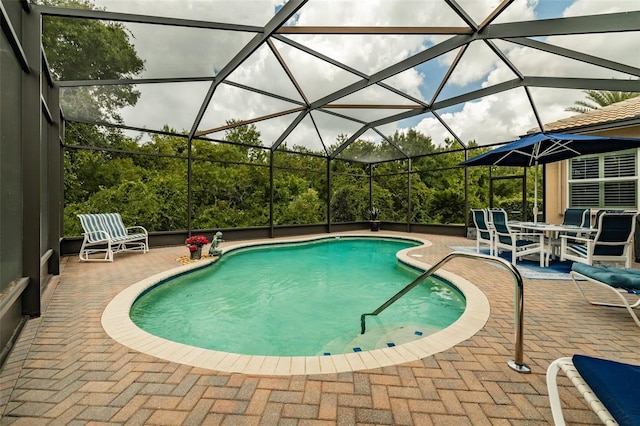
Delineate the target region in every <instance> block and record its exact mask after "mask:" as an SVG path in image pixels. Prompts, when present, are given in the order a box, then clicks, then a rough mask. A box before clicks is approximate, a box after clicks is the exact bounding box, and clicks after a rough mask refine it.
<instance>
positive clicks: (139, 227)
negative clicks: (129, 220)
mask: <svg viewBox="0 0 640 426" xmlns="http://www.w3.org/2000/svg"><path fill="white" fill-rule="evenodd" d="M133 229H139V230H141V231H142V232H141V233H143V234H148V232H147V230H146V228H145V227H143V226H137V225H136V226H129V227H127V233H130V232H129V231H131V230H133Z"/></svg>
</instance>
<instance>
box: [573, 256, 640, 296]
mask: <svg viewBox="0 0 640 426" xmlns="http://www.w3.org/2000/svg"><path fill="white" fill-rule="evenodd" d="M571 269H572V270H573V271H576V272H577V273H579V274H582V275H585V276H587V277H589V278H593V279H594V280H597V281H600V282H602V283H605V284H608V285H610V286H611V287H618V288H632V289H634V290H640V270H637V269H622V268H611V267H607V266H591V265H586V264H584V263H577V262H574V263H573V265H572V266H571Z"/></svg>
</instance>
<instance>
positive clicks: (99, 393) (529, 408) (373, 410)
mask: <svg viewBox="0 0 640 426" xmlns="http://www.w3.org/2000/svg"><path fill="white" fill-rule="evenodd" d="M423 237H424V236H423ZM426 238H427V239H429V240H431V241H432V243H433V246H431V247H426V248H421V249H420V251H421V254H422V255H423V257H422V259H424V261H425V262H435V261H437V260H439V259H441V258H442V257H443V256H444V255H445V254H447V253H448V252H450V251H451V250H450V249H449V248H448V246H460V245H472V244H473V242H472V241H470V240H466V239H463V238H455V237H442V236H432V235H430V236H427V237H426ZM184 251H185V248H184V247H182V246H181V247H169V248H155V249H152V250H151V251H150V252H149V253H147V254H139V253H130V254H128V253H123V254H118V255H116V258H115V262H113V263H80V262H79V261H78V258H77V257H69V258H65V259H64V260H63V265H62V266H63V269H62V274H61V275H60V276H59V277H56V278H54V280H53V281H52V282H51V283H50V285H49V286H48V287H47V290H46V292H45V294H44V307H43V315H42V316H41V317H40V318H36V319H32V320H30V321H29V322H28V323H27V325H26V326H25V328H24V329H23V331H22V334H21V336H20V338H19V340H18V342H17V344H16V346H15V347H14V349H13V351H12V353H11V354H10V356H9V358H8V360H7V362H6V363H5V365H4V367H3V369H2V370H1V371H0V424H3V425H4V424H7V425H8V424H11V425H22V424H24V425H40V424H53V425H67V424H130V425H138V424H149V425H182V424H185V425H200V424H202V425H217V424H222V425H245V424H246V425H259V424H263V425H280V424H282V425H289V424H300V425H331V424H341V425H349V424H393V425H412V424H415V425H431V424H433V425H448V424H450V425H465V424H471V425H484V424H491V425H507V424H522V425H547V424H550V423H552V422H551V411H550V408H549V401H548V398H547V390H546V384H545V372H546V368H547V366H548V365H549V363H550V362H551V361H552V360H554V359H555V358H558V357H560V356H566V355H571V354H574V353H583V354H587V355H594V356H600V357H604V358H609V359H614V360H618V361H623V362H631V363H637V364H640V350H639V349H640V329H639V328H638V327H637V326H636V325H635V323H634V322H633V320H632V319H631V317H630V316H629V314H628V313H627V312H626V311H625V310H623V309H616V308H607V307H595V306H591V305H590V304H588V303H586V302H585V301H584V300H582V299H581V298H578V295H577V293H576V291H575V288H574V286H573V284H571V283H570V282H569V281H551V280H528V279H525V317H524V355H525V359H524V360H525V362H526V363H527V364H529V365H530V367H531V369H532V373H531V374H519V373H517V372H514V371H512V370H511V369H509V367H508V366H507V361H508V360H509V359H511V358H513V353H514V352H513V351H514V326H513V324H514V322H513V308H514V289H513V287H514V286H513V280H512V279H511V277H510V276H509V275H508V273H507V272H506V271H503V270H501V269H499V268H496V267H495V266H493V265H489V264H485V263H482V262H477V261H471V260H468V259H455V260H453V261H451V262H449V264H447V266H446V269H447V270H448V271H451V272H453V273H455V274H458V275H460V276H462V277H463V278H465V279H467V280H469V281H471V282H473V283H474V284H475V285H477V286H478V287H479V288H480V289H481V290H482V291H483V292H484V293H485V294H486V295H487V297H488V299H489V302H490V304H491V315H490V318H489V321H488V322H487V324H486V325H485V327H484V328H483V329H482V330H481V331H480V332H478V333H477V334H476V335H475V336H473V337H472V338H471V339H468V340H466V341H464V342H463V343H461V344H459V345H457V346H455V347H453V348H451V349H449V350H446V351H444V352H441V353H438V354H436V355H434V356H430V357H427V358H425V359H422V360H419V361H414V362H411V363H407V364H402V365H397V366H392V367H384V368H380V369H376V370H366V371H357V372H350V373H339V374H330V375H311V376H285V377H282V376H271V377H270V376H251V375H243V374H233V373H221V372H216V371H211V370H206V369H201V368H195V367H189V366H185V365H181V364H177V363H171V362H167V361H164V360H161V359H157V358H154V357H151V356H149V355H145V354H141V353H139V352H136V351H134V350H131V349H129V348H127V347H125V346H122V345H121V344H119V343H117V342H115V341H113V340H112V339H111V338H110V337H109V336H108V335H107V334H106V333H105V332H104V331H103V329H102V326H101V323H100V318H101V315H102V311H103V310H104V308H105V307H106V305H107V304H108V302H109V301H110V300H111V299H112V298H113V297H114V296H115V295H116V294H118V293H119V292H120V291H121V290H122V289H124V288H126V287H127V286H129V285H131V284H133V283H135V282H137V281H139V280H141V279H143V278H145V277H147V276H150V275H153V274H155V273H158V272H161V271H164V270H167V269H171V268H174V267H176V266H179V263H178V262H176V258H178V257H179V256H182V255H184V254H185V252H184ZM635 267H638V265H635ZM559 382H560V384H562V385H563V386H565V387H564V388H562V389H561V391H560V392H561V397H562V399H563V407H564V408H565V410H564V412H565V417H566V419H567V421H568V422H569V423H570V424H598V418H597V417H596V416H595V415H594V414H593V413H592V412H591V410H589V409H588V408H587V407H586V405H585V404H584V402H583V400H582V399H581V397H580V396H579V394H578V393H577V392H576V391H575V389H574V388H573V387H572V386H570V385H569V382H568V380H567V379H566V378H564V377H563V376H560V379H559Z"/></svg>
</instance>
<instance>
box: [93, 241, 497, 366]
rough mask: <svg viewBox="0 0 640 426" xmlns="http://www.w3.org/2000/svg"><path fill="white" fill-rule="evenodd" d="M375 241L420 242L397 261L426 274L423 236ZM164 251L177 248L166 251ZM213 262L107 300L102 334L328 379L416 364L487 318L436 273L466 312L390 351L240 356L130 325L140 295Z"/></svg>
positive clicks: (466, 291) (150, 350)
mask: <svg viewBox="0 0 640 426" xmlns="http://www.w3.org/2000/svg"><path fill="white" fill-rule="evenodd" d="M338 235H342V236H371V233H368V232H365V233H358V232H349V233H340V234H338ZM378 236H389V237H394V238H395V237H399V236H400V237H405V238H407V239H409V240H414V241H419V242H420V243H421V244H422V246H420V247H417V248H409V249H405V250H401V251H400V252H399V253H398V254H397V257H398V259H399V260H400V261H401V262H402V263H404V264H407V265H411V266H413V267H416V268H421V269H427V268H428V267H429V266H430V265H429V264H428V263H425V261H424V260H423V256H424V254H423V253H424V250H426V248H428V247H429V246H430V245H431V243H430V241H429V240H427V239H424V238H423V237H422V235H421V234H408V233H398V232H392V233H390V232H387V231H381V232H380V233H379V234H378ZM322 238H326V234H323V235H318V236H306V237H303V238H284V239H268V240H257V241H249V242H246V241H245V242H238V243H230V242H227V243H225V244H224V247H222V250H223V253H225V254H226V253H229V252H232V251H234V250H237V249H240V248H245V247H251V246H256V245H264V244H272V243H278V242H287V243H290V242H295V241H310V240H314V239H322ZM158 250H164V249H158ZM167 250H176V249H171V248H167ZM212 261H213V259H207V260H203V261H199V262H196V263H193V264H188V265H183V266H179V267H176V268H172V269H169V270H167V271H164V272H161V273H158V274H155V275H153V276H150V277H148V278H146V279H144V280H142V281H139V282H138V283H136V284H133V285H131V286H129V287H127V288H125V289H124V290H122V291H121V292H120V293H118V294H117V295H116V296H115V297H114V298H113V299H112V300H111V302H110V303H109V304H108V305H107V307H106V308H105V310H104V312H103V315H102V321H101V322H102V326H103V328H104V330H105V332H106V333H107V334H108V335H109V336H110V337H111V338H113V339H114V340H116V341H117V342H119V343H120V344H122V345H125V346H127V347H129V348H131V349H133V350H135V351H139V352H142V353H145V354H148V355H151V356H154V357H157V358H160V359H165V360H168V361H171V362H177V363H182V364H186V365H190V366H194V367H200V368H207V369H212V370H217V371H224V372H236V373H243V374H256V375H299V374H328V373H339V372H348V371H357V370H364V369H374V368H380V367H384V366H390V365H396V364H401V363H406V362H411V361H416V360H419V359H422V358H425V357H428V356H430V355H433V354H435V353H438V352H442V351H444V350H446V349H448V348H450V347H452V346H454V345H456V344H458V343H460V342H462V341H464V340H466V339H468V338H470V337H472V336H473V335H474V334H475V333H477V332H478V330H480V329H481V328H482V327H483V326H484V324H485V323H486V321H487V319H488V318H489V313H490V307H489V302H488V300H487V298H486V296H485V295H484V294H483V293H482V292H481V291H480V290H479V289H478V288H477V287H476V286H474V285H473V284H472V283H471V282H469V281H467V280H466V279H464V278H462V277H460V276H458V275H456V274H453V273H451V272H449V271H447V270H445V269H440V270H439V271H438V275H439V276H441V277H443V278H444V279H446V280H447V281H449V282H451V283H453V284H454V285H455V286H456V287H457V288H458V289H459V290H460V292H461V293H462V294H463V295H464V297H465V299H466V302H467V306H466V309H465V311H464V312H463V314H462V315H461V316H460V318H459V319H458V320H457V321H455V322H454V323H453V324H452V325H451V326H449V327H447V328H445V329H443V330H441V331H438V332H436V333H435V334H433V335H431V336H427V337H424V338H420V339H418V340H414V341H411V342H408V343H405V344H400V345H396V346H394V347H386V348H382V349H375V350H371V351H361V352H352V353H345V354H335V355H329V356H281V357H278V356H265V355H243V354H237V353H233V352H224V351H218V350H211V349H205V348H199V347H195V346H192V345H185V344H182V343H178V342H173V341H170V340H167V339H164V338H161V337H158V336H155V335H153V334H151V333H148V332H146V331H144V330H142V329H140V328H139V327H137V326H136V325H135V324H134V323H133V321H132V320H131V318H130V316H129V313H130V310H131V307H132V306H133V304H134V302H135V301H136V300H137V299H138V298H139V297H140V295H142V294H144V293H145V292H146V291H147V290H148V289H150V288H153V287H155V286H157V285H158V284H159V283H162V282H164V281H167V280H169V279H171V278H174V277H176V276H179V275H181V274H185V273H188V272H190V271H193V270H197V269H200V268H202V267H203V265H207V264H208V263H211V262H212Z"/></svg>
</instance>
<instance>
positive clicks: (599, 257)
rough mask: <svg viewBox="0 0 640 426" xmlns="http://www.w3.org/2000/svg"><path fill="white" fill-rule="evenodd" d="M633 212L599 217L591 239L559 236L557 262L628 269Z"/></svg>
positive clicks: (634, 216)
mask: <svg viewBox="0 0 640 426" xmlns="http://www.w3.org/2000/svg"><path fill="white" fill-rule="evenodd" d="M636 216H637V213H636V212H623V213H609V212H605V213H602V214H599V215H598V226H597V228H598V231H597V233H596V234H595V236H594V237H593V238H586V237H577V236H571V235H561V236H560V260H562V261H564V260H572V261H574V262H580V263H586V264H587V265H593V264H594V263H624V267H625V268H630V267H631V254H632V239H633V233H634V230H635V226H636Z"/></svg>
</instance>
